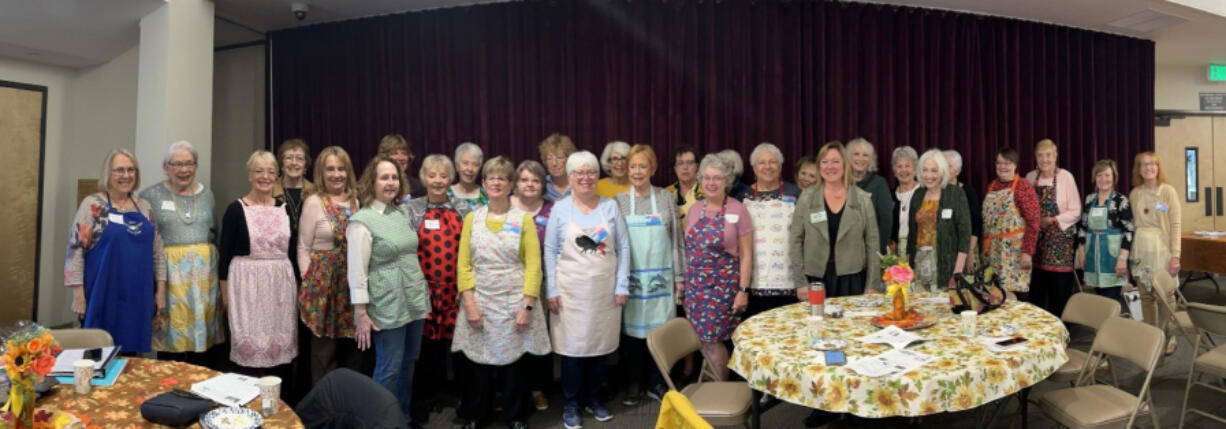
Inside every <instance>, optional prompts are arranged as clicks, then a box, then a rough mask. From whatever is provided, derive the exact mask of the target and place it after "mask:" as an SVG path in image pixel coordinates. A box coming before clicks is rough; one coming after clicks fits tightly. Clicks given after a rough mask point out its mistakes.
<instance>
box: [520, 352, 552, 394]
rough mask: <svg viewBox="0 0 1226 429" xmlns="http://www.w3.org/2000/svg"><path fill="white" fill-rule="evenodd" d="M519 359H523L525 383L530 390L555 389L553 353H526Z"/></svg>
mask: <svg viewBox="0 0 1226 429" xmlns="http://www.w3.org/2000/svg"><path fill="white" fill-rule="evenodd" d="M519 360H521V361H523V363H522V364H521V365H523V372H524V385H525V386H527V388H528V390H534V391H537V392H545V393H547V392H551V391H553V390H554V386H555V384H556V379H555V378H554V376H553V353H546V354H544V355H541V356H537V355H534V354H532V353H525V354H524V356H523V357H521V358H519Z"/></svg>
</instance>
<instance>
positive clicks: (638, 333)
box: [616, 144, 685, 406]
mask: <svg viewBox="0 0 1226 429" xmlns="http://www.w3.org/2000/svg"><path fill="white" fill-rule="evenodd" d="M629 158H630V160H629V169H630V173H629V174H630V185H631V187H630V190H628V191H626V192H623V193H621V194H618V195H617V198H616V200H617V206H618V207H619V208H620V209H621V215H622V216H623V217H624V218H625V219H626V231H627V233H628V234H629V235H630V288H629V291H630V297H629V299H628V300H627V301H626V307H625V309H624V310H623V311H622V339H621V341H622V345H621V347H620V351H621V359H620V360H619V361H620V362H621V364H622V366H623V367H625V368H626V371H625V375H626V377H627V380H626V382H627V383H629V384H628V386H627V388H626V396H625V397H624V398H623V399H622V404H623V405H626V406H633V405H636V404H638V403H639V401H640V400H642V398H643V394H644V393H646V394H648V395H651V397H652V398H654V399H656V400H659V399H660V398H662V397H663V396H664V393H665V392H668V388H667V387H665V385H664V378H663V377H661V376H660V371H659V370H657V369H656V366H655V365H654V364H653V362H652V359H651V354H650V353H649V352H648V350H647V334H648V333H649V332H651V330H652V329H655V328H656V327H657V326H660V325H662V324H664V322H667V321H668V320H669V319H672V318H673V317H676V314H677V312H676V309H675V308H676V306H675V305H674V300H675V299H676V294H675V293H674V292H675V289H676V287H679V283H680V282H683V281H685V276H684V274H683V273H681V270H678V269H677V263H678V261H680V260H681V255H680V252H681V248H680V244H681V228H680V227H679V226H678V221H677V212H676V210H677V209H676V207H677V206H676V205H675V204H672V194H670V193H669V192H668V191H667V190H665V189H662V188H656V187H653V186H651V176H652V175H654V174H655V172H656V165H657V164H656V154H655V152H654V151H652V149H651V146H647V145H643V144H638V145H634V146H633V147H631V148H630V155H629ZM644 388H646V392H645V391H644Z"/></svg>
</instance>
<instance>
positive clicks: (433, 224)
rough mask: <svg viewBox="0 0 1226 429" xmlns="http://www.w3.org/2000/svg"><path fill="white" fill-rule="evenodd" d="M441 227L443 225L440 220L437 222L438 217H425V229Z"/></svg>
mask: <svg viewBox="0 0 1226 429" xmlns="http://www.w3.org/2000/svg"><path fill="white" fill-rule="evenodd" d="M442 227H443V225H442V222H439V220H438V219H426V229H427V230H436V229H439V228H442Z"/></svg>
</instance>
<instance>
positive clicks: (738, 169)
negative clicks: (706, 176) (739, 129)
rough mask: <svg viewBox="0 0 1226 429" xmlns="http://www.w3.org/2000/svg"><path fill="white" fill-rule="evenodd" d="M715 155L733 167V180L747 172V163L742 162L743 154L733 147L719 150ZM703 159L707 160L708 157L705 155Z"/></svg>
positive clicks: (729, 166)
mask: <svg viewBox="0 0 1226 429" xmlns="http://www.w3.org/2000/svg"><path fill="white" fill-rule="evenodd" d="M715 156H718V157H719V159H721V160H723V161H724V164H725V165H726V166H727V167H728V168H731V169H732V179H733V180H736V179H739V178H740V177H741V174H744V173H745V164H743V163H742V162H741V154H740V153H739V152H737V151H735V150H732V149H724V150H721V151H719V152H717V153H716V154H715ZM702 159H703V160H706V159H707V157H705V156H704V157H702ZM698 171H702V169H701V168H699V169H698Z"/></svg>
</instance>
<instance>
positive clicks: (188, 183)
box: [140, 141, 226, 364]
mask: <svg viewBox="0 0 1226 429" xmlns="http://www.w3.org/2000/svg"><path fill="white" fill-rule="evenodd" d="M197 162H198V157H197V153H196V148H195V147H193V146H192V144H191V143H188V142H186V141H177V142H174V143H171V144H170V148H168V149H166V155H165V156H163V157H162V169H163V170H165V172H166V180H165V181H163V182H161V183H158V184H155V185H153V186H150V187H148V188H145V190H143V191H141V192H140V196H141V198H144V199H145V201H148V202H149V205H150V207H152V208H153V215H154V216H153V218H154V219H155V221H156V222H157V230H158V234H159V235H161V237H162V241H163V245H164V246H165V247H164V248H163V251H164V252H165V261H166V288H167V292H168V293H167V294H166V312H165V314H164V317H158V318H157V319H155V320H154V321H153V349H154V350H157V351H159V352H169V353H187V354H188V355H186V356H183V358H184V359H185V360H187V361H189V362H192V363H199V364H208V363H210V362H205V361H203V360H202V359H201V356H199V355H196V354H195V353H203V352H205V351H208V349H209V347H212V346H214V345H217V344H220V343H222V342H224V341H225V340H226V333H225V330H224V329H223V328H222V326H221V324H222V321H223V320H225V318H224V316H223V313H222V312H221V311H220V306H221V286H220V285H218V284H217V248H216V247H214V246H213V240H212V237H211V234H212V230H213V228H214V227H216V225H215V223H214V217H213V192H212V191H210V190H209V189H208V188H206V187H205V186H204V184H201V183H200V182H197V181H196V171H197V170H196V169H197V167H198V166H199V165H198V164H197Z"/></svg>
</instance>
